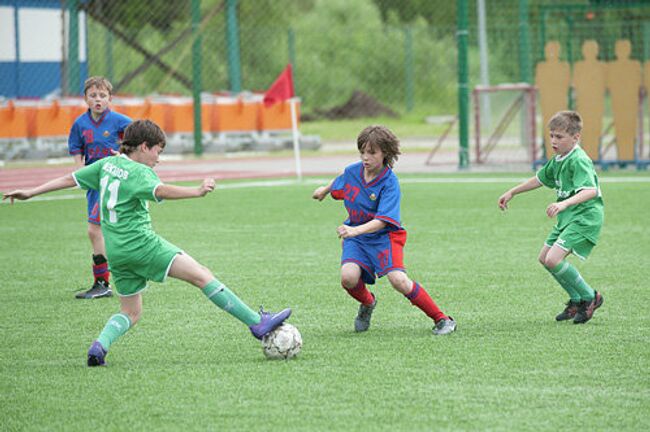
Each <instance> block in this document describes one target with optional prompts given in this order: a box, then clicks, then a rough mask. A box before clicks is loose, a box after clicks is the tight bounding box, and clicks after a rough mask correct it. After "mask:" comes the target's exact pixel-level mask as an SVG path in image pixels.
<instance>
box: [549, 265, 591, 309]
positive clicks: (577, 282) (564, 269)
mask: <svg viewBox="0 0 650 432" xmlns="http://www.w3.org/2000/svg"><path fill="white" fill-rule="evenodd" d="M551 273H553V274H554V276H556V277H557V278H558V280H560V281H561V282H560V284H561V285H562V287H563V288H564V289H565V290H567V292H569V289H573V291H574V292H575V293H576V294H577V296H578V297H579V300H578V301H580V300H587V301H591V300H593V299H594V297H595V296H596V293H595V292H594V290H593V289H592V288H591V287H590V286H589V284H587V282H585V280H584V279H583V278H582V276H581V275H580V272H579V271H578V269H577V268H575V267H574V266H572V265H571V263H569V262H568V261H566V260H563V261H562V262H561V263H559V264H558V265H557V266H555V268H553V269H552V270H551ZM567 287H569V288H567ZM569 294H570V292H569ZM571 299H572V300H573V297H571Z"/></svg>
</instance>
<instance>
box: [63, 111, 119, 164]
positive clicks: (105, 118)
mask: <svg viewBox="0 0 650 432" xmlns="http://www.w3.org/2000/svg"><path fill="white" fill-rule="evenodd" d="M130 123H131V119H130V118H128V117H127V116H125V115H123V114H120V113H116V112H114V111H111V110H108V109H107V110H106V111H104V114H102V116H101V117H100V118H99V120H97V121H95V120H93V117H92V114H91V113H90V110H88V111H86V112H85V113H84V114H83V115H80V116H79V117H78V118H77V119H76V120H75V122H74V124H73V125H72V129H71V130H70V136H69V137H68V151H69V152H70V154H71V155H72V156H75V155H82V156H83V159H84V162H85V164H86V165H90V164H91V163H93V162H95V161H97V160H99V159H102V158H105V157H106V156H112V153H111V150H115V151H118V150H119V149H120V145H119V141H120V140H121V139H122V136H123V135H124V129H126V127H127V126H128V125H129V124H130Z"/></svg>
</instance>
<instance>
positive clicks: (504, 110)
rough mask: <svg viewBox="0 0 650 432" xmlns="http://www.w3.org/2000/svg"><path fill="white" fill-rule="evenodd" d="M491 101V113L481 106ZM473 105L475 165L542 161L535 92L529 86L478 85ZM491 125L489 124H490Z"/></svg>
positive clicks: (522, 84)
mask: <svg viewBox="0 0 650 432" xmlns="http://www.w3.org/2000/svg"><path fill="white" fill-rule="evenodd" d="M484 95H488V97H489V98H490V104H489V109H490V112H489V113H488V112H487V110H486V108H485V107H484V106H483V104H482V100H484ZM472 103H473V105H474V133H475V136H474V144H475V145H474V152H475V154H474V162H475V163H476V164H488V163H489V164H494V165H509V164H530V165H531V166H533V167H534V166H535V165H536V164H537V163H538V162H539V160H540V159H541V157H543V155H542V154H540V151H539V150H540V148H539V146H538V143H537V136H536V135H537V131H536V129H537V128H536V108H535V107H536V88H535V86H533V85H530V84H528V83H515V84H498V85H490V86H484V85H477V86H476V87H474V90H473V91H472ZM488 119H489V121H486V120H488Z"/></svg>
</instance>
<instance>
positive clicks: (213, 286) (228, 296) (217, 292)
mask: <svg viewBox="0 0 650 432" xmlns="http://www.w3.org/2000/svg"><path fill="white" fill-rule="evenodd" d="M201 291H203V294H205V296H206V297H207V298H208V299H210V301H211V302H212V303H214V304H216V305H217V306H219V307H220V308H221V309H223V310H225V311H226V312H228V313H229V314H230V315H232V316H234V317H235V318H237V319H238V320H239V321H241V322H243V323H244V324H246V325H247V326H251V325H255V324H259V322H260V314H259V313H257V312H255V311H254V310H253V309H251V308H249V307H248V305H246V303H244V302H243V301H241V299H240V298H239V297H237V296H236V295H235V293H233V292H232V291H230V289H228V287H227V286H225V285H224V284H222V283H221V282H219V281H218V280H217V279H214V280H213V281H212V282H210V283H209V284H207V285H206V286H205V287H203V289H202V290H201Z"/></svg>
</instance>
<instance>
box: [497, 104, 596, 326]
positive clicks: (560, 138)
mask: <svg viewBox="0 0 650 432" xmlns="http://www.w3.org/2000/svg"><path fill="white" fill-rule="evenodd" d="M549 130H550V138H551V146H552V147H553V151H554V152H555V156H554V157H552V158H551V159H549V161H548V162H547V163H546V164H545V165H544V166H543V167H542V168H540V170H539V171H537V174H536V175H535V176H534V177H532V178H530V179H528V180H527V181H525V182H523V183H521V184H520V185H518V186H515V187H514V188H512V189H510V190H509V191H507V192H506V193H504V194H503V195H501V196H500V197H499V208H501V210H506V209H507V208H508V202H509V201H510V200H511V199H512V198H513V197H514V196H515V195H517V194H519V193H522V192H527V191H530V190H533V189H537V188H538V187H540V186H546V187H549V188H552V189H555V190H556V192H557V201H556V202H553V203H551V204H549V205H548V207H547V208H546V214H547V215H548V217H550V218H552V217H556V216H557V223H556V224H555V226H554V227H553V231H551V234H550V235H549V236H548V238H547V239H546V242H545V243H544V246H543V247H542V250H541V251H540V253H539V262H540V263H542V265H543V266H544V267H545V268H546V270H548V271H549V272H550V273H551V275H552V276H553V277H554V278H555V280H556V281H557V282H558V283H559V284H560V285H561V286H562V288H564V289H565V290H566V292H567V293H569V297H570V298H569V301H568V302H567V304H566V308H565V309H564V311H562V312H561V313H560V314H559V315H558V316H556V317H555V319H556V320H558V321H565V320H569V319H573V322H574V324H583V323H586V322H587V321H589V320H590V319H591V317H592V316H593V314H594V311H595V310H596V309H598V308H599V307H600V305H602V304H603V296H602V294H601V293H599V292H598V291H594V290H593V289H592V288H591V287H590V286H589V284H587V282H585V280H584V279H583V278H582V276H581V275H580V273H579V272H578V270H577V269H576V268H575V267H574V266H573V265H571V264H570V263H569V262H568V261H567V260H565V258H566V257H567V255H569V254H570V253H573V254H574V255H576V256H577V257H578V258H580V259H583V260H584V259H586V258H587V257H588V256H589V254H590V253H591V250H592V249H593V247H594V246H596V243H597V242H598V236H599V235H600V228H601V226H602V225H603V216H604V214H603V199H602V197H601V193H600V187H599V186H598V177H597V176H596V171H595V170H594V165H593V163H592V161H591V159H590V158H589V156H587V154H586V153H585V152H584V150H582V148H580V145H579V144H578V142H579V140H580V132H581V131H582V119H581V118H580V115H579V114H578V113H577V112H573V111H560V112H558V113H557V114H555V115H554V116H553V117H552V118H551V120H550V121H549Z"/></svg>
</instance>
